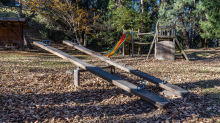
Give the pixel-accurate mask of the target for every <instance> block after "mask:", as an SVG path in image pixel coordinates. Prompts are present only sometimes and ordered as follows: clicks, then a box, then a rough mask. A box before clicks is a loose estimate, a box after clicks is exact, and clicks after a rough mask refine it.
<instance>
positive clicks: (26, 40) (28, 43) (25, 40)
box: [24, 31, 33, 49]
mask: <svg viewBox="0 0 220 123" xmlns="http://www.w3.org/2000/svg"><path fill="white" fill-rule="evenodd" d="M24 42H25V43H26V45H27V47H28V48H29V49H33V47H32V45H31V44H30V42H29V40H28V38H27V35H26V31H24Z"/></svg>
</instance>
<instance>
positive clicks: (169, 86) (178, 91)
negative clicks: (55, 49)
mask: <svg viewBox="0 0 220 123" xmlns="http://www.w3.org/2000/svg"><path fill="white" fill-rule="evenodd" d="M63 43H64V44H67V45H69V46H72V47H74V48H75V49H77V50H80V51H82V52H84V53H86V54H88V55H91V56H94V57H97V58H99V59H100V60H103V61H105V62H107V63H109V64H110V65H113V66H115V67H117V68H119V69H121V70H124V71H126V72H129V73H132V74H134V75H136V76H138V77H141V78H143V79H144V80H147V81H149V82H152V83H154V84H156V85H157V86H159V87H161V88H164V89H166V90H169V91H171V92H173V93H175V94H178V95H180V96H185V95H186V94H187V93H188V91H187V90H184V89H182V88H180V87H178V86H176V85H173V84H170V83H168V82H167V83H166V84H163V83H162V80H161V79H159V78H156V77H154V76H151V75H150V74H147V73H144V72H142V71H139V70H137V69H135V68H132V67H130V66H125V65H123V64H122V63H116V62H115V61H113V60H111V59H109V58H107V57H105V56H102V55H99V54H98V53H96V52H94V51H92V50H90V49H87V48H85V47H82V46H80V45H78V44H75V43H72V42H70V41H67V40H64V41H63Z"/></svg>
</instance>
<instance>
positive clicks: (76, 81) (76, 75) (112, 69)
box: [74, 65, 115, 87]
mask: <svg viewBox="0 0 220 123" xmlns="http://www.w3.org/2000/svg"><path fill="white" fill-rule="evenodd" d="M99 68H101V69H107V68H110V73H111V74H112V75H115V66H113V65H109V66H99ZM87 71H88V70H85V69H82V68H80V67H77V69H75V70H74V85H75V86H77V87H78V86H79V85H80V72H87Z"/></svg>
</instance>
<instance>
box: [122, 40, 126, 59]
mask: <svg viewBox="0 0 220 123" xmlns="http://www.w3.org/2000/svg"><path fill="white" fill-rule="evenodd" d="M122 52H123V58H125V43H123V45H122Z"/></svg>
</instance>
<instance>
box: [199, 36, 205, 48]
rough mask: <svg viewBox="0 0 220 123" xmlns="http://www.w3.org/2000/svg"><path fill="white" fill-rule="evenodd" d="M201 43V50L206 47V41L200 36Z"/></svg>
mask: <svg viewBox="0 0 220 123" xmlns="http://www.w3.org/2000/svg"><path fill="white" fill-rule="evenodd" d="M199 42H200V47H199V48H202V47H204V45H205V40H204V39H203V38H202V37H201V36H200V40H199Z"/></svg>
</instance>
